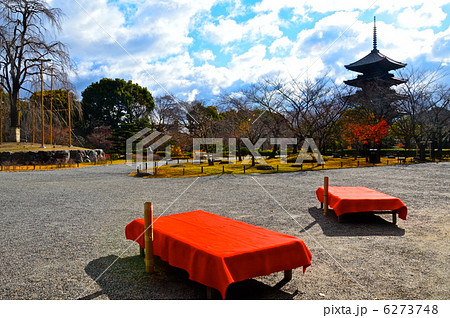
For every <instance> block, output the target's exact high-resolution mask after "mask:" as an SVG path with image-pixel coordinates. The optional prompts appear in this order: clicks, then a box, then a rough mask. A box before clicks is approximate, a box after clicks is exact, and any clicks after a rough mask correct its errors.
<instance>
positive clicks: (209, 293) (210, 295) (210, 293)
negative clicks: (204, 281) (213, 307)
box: [206, 286, 213, 300]
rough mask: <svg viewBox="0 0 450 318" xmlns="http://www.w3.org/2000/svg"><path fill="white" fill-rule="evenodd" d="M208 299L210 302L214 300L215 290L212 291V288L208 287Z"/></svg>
mask: <svg viewBox="0 0 450 318" xmlns="http://www.w3.org/2000/svg"><path fill="white" fill-rule="evenodd" d="M206 299H208V300H211V299H213V289H212V287H208V286H206Z"/></svg>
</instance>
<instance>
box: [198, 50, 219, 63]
mask: <svg viewBox="0 0 450 318" xmlns="http://www.w3.org/2000/svg"><path fill="white" fill-rule="evenodd" d="M194 56H195V57H196V58H197V59H199V60H200V61H203V62H207V61H214V59H215V58H216V56H215V55H214V53H213V52H212V51H211V50H203V51H201V52H195V53H194Z"/></svg>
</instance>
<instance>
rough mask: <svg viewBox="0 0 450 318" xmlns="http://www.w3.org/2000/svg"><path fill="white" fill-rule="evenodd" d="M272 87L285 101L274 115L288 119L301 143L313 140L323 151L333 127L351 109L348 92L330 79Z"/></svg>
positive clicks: (279, 105) (281, 84)
mask: <svg viewBox="0 0 450 318" xmlns="http://www.w3.org/2000/svg"><path fill="white" fill-rule="evenodd" d="M269 84H270V87H272V88H274V89H276V90H277V92H278V94H279V95H280V96H281V99H282V100H281V101H277V103H275V104H274V105H276V108H270V109H271V111H276V112H279V113H280V114H282V115H284V116H285V118H286V119H287V121H288V123H289V127H290V129H291V131H292V132H293V134H294V136H295V137H296V138H297V140H298V141H299V142H302V141H303V140H304V139H305V138H313V139H315V140H316V142H317V143H318V147H319V148H321V149H324V148H325V145H326V140H327V138H328V136H329V135H330V134H331V133H332V131H333V129H332V128H333V125H335V124H336V122H337V120H338V119H339V117H340V116H341V114H342V113H343V112H344V111H345V110H346V109H347V108H348V107H349V98H348V96H349V94H350V92H349V91H348V89H347V90H346V88H343V87H336V86H335V85H334V84H333V83H332V81H331V80H330V79H329V78H328V77H327V76H321V77H318V78H316V79H315V80H310V79H304V80H303V81H297V80H292V81H291V82H288V83H282V82H281V81H279V80H275V81H271V82H270V83H269ZM295 150H296V149H294V151H295Z"/></svg>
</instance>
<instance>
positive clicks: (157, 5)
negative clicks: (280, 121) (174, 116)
mask: <svg viewBox="0 0 450 318" xmlns="http://www.w3.org/2000/svg"><path fill="white" fill-rule="evenodd" d="M47 2H48V3H49V5H50V6H52V7H57V8H61V9H62V10H63V12H64V14H65V18H64V20H63V24H62V31H61V32H60V33H59V34H58V40H60V41H61V42H63V43H65V44H67V46H68V48H69V52H70V55H71V57H72V59H73V60H74V62H75V64H76V68H77V71H76V74H73V75H72V77H71V79H72V82H73V83H74V84H75V86H76V88H77V90H78V93H79V94H81V92H82V91H83V90H84V89H85V88H86V87H87V86H88V85H89V84H91V83H93V82H97V81H99V80H100V79H102V78H104V77H109V78H122V79H125V80H132V81H133V82H134V83H138V84H139V85H141V86H144V87H147V88H148V89H149V90H150V92H151V93H152V95H153V96H154V97H157V96H162V95H165V94H168V93H170V94H172V95H174V96H176V97H178V98H180V99H182V100H190V101H191V100H194V99H198V100H203V101H211V100H214V99H215V98H216V97H218V96H219V95H220V94H226V93H231V92H236V91H239V90H240V89H242V88H243V87H245V86H246V85H248V84H251V83H255V82H257V81H258V79H261V78H264V77H275V76H280V77H281V78H283V79H285V80H286V81H289V80H290V79H292V78H295V79H298V80H302V79H304V78H314V77H316V76H320V75H322V74H325V73H326V74H328V75H329V76H331V77H332V78H333V79H334V80H335V82H336V83H337V84H342V82H343V81H344V80H346V79H351V78H354V77H356V75H357V74H355V73H352V72H350V71H348V70H346V69H345V67H344V65H347V64H350V63H352V62H355V61H357V60H358V59H360V58H362V57H364V56H365V55H367V54H368V53H369V52H370V51H371V49H372V46H373V45H372V39H373V17H374V16H376V18H377V24H376V25H377V34H378V49H379V50H380V52H381V53H383V54H385V55H387V56H388V57H390V58H392V59H394V60H397V61H400V62H404V63H407V64H408V67H411V66H413V67H414V68H417V69H427V68H429V69H433V68H436V67H437V66H438V65H439V64H443V65H444V66H445V67H446V68H448V67H449V66H447V64H448V63H450V18H449V16H448V15H449V13H450V1H444V0H432V1H430V0H395V1H393V0H320V1H319V0H304V1H301V0H195V1H193V0H49V1H47Z"/></svg>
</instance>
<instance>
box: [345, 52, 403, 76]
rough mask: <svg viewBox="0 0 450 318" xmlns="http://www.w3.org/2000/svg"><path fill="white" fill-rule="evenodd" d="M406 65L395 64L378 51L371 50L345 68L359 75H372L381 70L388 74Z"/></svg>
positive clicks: (395, 62)
mask: <svg viewBox="0 0 450 318" xmlns="http://www.w3.org/2000/svg"><path fill="white" fill-rule="evenodd" d="M405 66H406V64H405V63H402V62H397V61H395V60H393V59H391V58H389V57H387V56H386V55H384V54H381V53H380V51H378V49H373V50H372V51H371V52H370V53H369V54H368V55H366V56H364V57H363V58H362V59H360V60H358V61H356V62H354V63H351V64H348V65H345V68H346V69H348V70H350V71H354V72H359V73H373V72H379V71H381V70H383V71H385V72H389V71H391V70H396V69H399V68H402V67H405Z"/></svg>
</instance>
